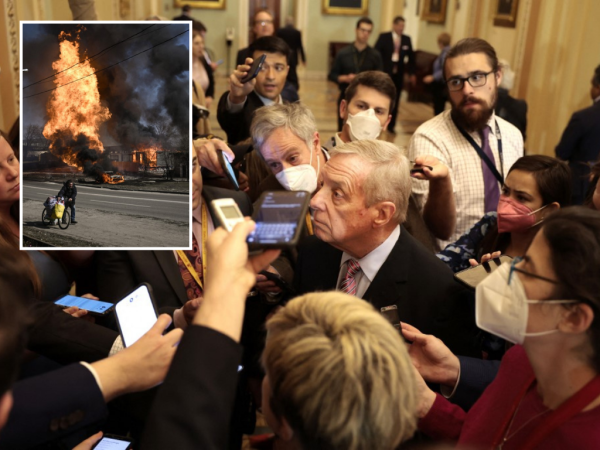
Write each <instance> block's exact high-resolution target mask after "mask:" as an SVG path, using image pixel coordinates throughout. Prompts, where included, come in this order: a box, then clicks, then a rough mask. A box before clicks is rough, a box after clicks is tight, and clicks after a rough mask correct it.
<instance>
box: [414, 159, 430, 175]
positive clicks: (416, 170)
mask: <svg viewBox="0 0 600 450" xmlns="http://www.w3.org/2000/svg"><path fill="white" fill-rule="evenodd" d="M411 163H412V166H411V168H410V173H424V172H423V167H427V168H428V169H429V170H433V167H432V166H424V165H422V164H417V163H416V162H414V161H411Z"/></svg>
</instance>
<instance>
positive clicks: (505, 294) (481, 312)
mask: <svg viewBox="0 0 600 450" xmlns="http://www.w3.org/2000/svg"><path fill="white" fill-rule="evenodd" d="M513 264H514V262H513ZM511 272H512V273H511ZM530 303H550V304H556V303H577V302H576V301H575V300H529V299H527V296H526V295H525V289H524V288H523V284H522V283H521V280H520V279H519V277H518V276H517V274H516V273H515V272H514V271H511V264H510V263H504V264H502V265H501V266H500V267H498V268H497V269H496V270H495V271H493V272H492V273H491V274H490V275H488V276H487V277H486V278H485V279H484V280H483V281H482V282H481V283H479V284H478V285H477V288H476V290H475V321H476V322H477V326H478V327H479V328H481V329H482V330H485V331H488V332H490V333H492V334H494V335H496V336H500V337H501V338H504V339H506V340H507V341H510V342H512V343H515V344H523V341H524V340H525V337H526V336H544V335H546V334H551V333H556V332H557V331H558V329H556V328H555V329H554V330H548V331H540V332H538V333H527V318H528V315H529V304H530Z"/></svg>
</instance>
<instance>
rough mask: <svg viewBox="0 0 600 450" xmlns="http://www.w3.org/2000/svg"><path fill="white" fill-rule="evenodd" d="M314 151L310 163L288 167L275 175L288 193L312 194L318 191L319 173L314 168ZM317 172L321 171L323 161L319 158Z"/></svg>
mask: <svg viewBox="0 0 600 450" xmlns="http://www.w3.org/2000/svg"><path fill="white" fill-rule="evenodd" d="M313 153H314V151H313V150H311V152H310V163H309V164H300V165H298V166H292V167H288V168H287V169H283V170H282V171H281V172H279V173H278V174H276V175H275V178H277V181H279V184H281V185H282V186H283V188H284V189H285V190H287V191H307V192H310V193H311V194H312V193H313V192H315V191H316V190H317V171H315V168H314V167H313V166H312V158H313ZM317 168H318V169H317V170H320V169H321V159H320V158H317Z"/></svg>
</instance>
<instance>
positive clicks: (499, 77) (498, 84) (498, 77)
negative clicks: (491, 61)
mask: <svg viewBox="0 0 600 450" xmlns="http://www.w3.org/2000/svg"><path fill="white" fill-rule="evenodd" d="M501 82H502V69H499V70H498V72H496V86H500V83H501Z"/></svg>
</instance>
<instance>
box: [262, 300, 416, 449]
mask: <svg viewBox="0 0 600 450" xmlns="http://www.w3.org/2000/svg"><path fill="white" fill-rule="evenodd" d="M262 360H263V364H264V366H265V369H266V373H267V375H268V377H269V383H270V386H271V398H270V403H269V404H270V406H271V409H272V411H273V413H274V414H275V415H276V416H279V417H281V416H283V417H284V418H285V419H286V421H287V422H288V423H289V424H290V426H291V428H292V429H293V430H294V434H295V435H297V437H298V439H299V441H300V443H301V445H302V447H303V448H305V449H348V450H362V449H374V448H376V449H381V450H386V449H394V448H395V447H397V446H398V444H400V442H402V441H404V440H406V439H408V438H410V437H411V436H412V435H413V433H414V431H415V429H416V395H415V391H416V386H415V381H414V378H413V368H412V363H411V361H410V358H409V356H408V352H407V350H406V346H405V344H404V342H403V341H402V339H401V337H400V334H399V332H398V331H397V330H396V329H395V328H394V327H393V326H392V325H391V324H390V323H388V322H387V321H386V320H385V319H384V318H383V317H382V316H381V314H379V313H378V312H377V311H375V309H374V308H373V307H372V306H371V305H370V304H369V303H367V302H365V301H364V300H360V299H357V298H356V297H352V296H350V295H347V294H344V293H341V292H325V293H312V294H307V295H304V296H302V297H298V298H296V299H294V300H292V301H291V302H289V303H288V304H287V306H285V307H284V308H282V309H281V310H280V311H278V312H277V313H276V314H275V315H274V316H273V317H272V318H271V320H269V321H268V322H267V341H266V346H265V350H264V352H263V359H262Z"/></svg>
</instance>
